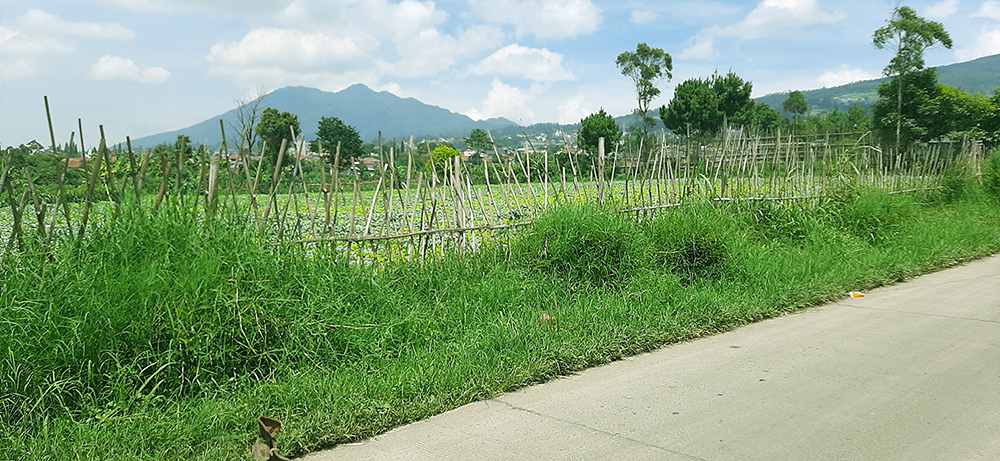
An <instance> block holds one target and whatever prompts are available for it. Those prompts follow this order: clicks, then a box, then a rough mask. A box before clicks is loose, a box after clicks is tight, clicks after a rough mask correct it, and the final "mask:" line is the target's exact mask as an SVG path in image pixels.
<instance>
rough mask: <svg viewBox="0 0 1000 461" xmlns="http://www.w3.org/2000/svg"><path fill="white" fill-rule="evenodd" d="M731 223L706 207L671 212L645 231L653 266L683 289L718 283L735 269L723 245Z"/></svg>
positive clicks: (728, 251)
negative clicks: (671, 276) (676, 279)
mask: <svg viewBox="0 0 1000 461" xmlns="http://www.w3.org/2000/svg"><path fill="white" fill-rule="evenodd" d="M732 224H733V222H732V221H731V219H730V218H729V217H727V216H725V215H724V214H722V213H720V212H719V211H718V210H716V209H715V208H713V207H712V206H709V205H693V206H690V207H682V208H678V209H675V210H671V212H670V213H668V214H666V215H663V216H661V217H659V218H657V219H656V220H654V221H653V222H652V223H651V224H650V226H649V228H648V229H647V230H646V233H647V235H649V239H650V242H651V245H652V247H653V250H654V252H653V254H654V257H653V263H654V264H655V265H657V266H661V267H664V268H666V269H667V270H668V271H670V272H671V273H674V274H676V275H677V276H678V277H680V279H681V283H682V284H684V285H690V284H692V283H694V282H696V281H698V280H702V279H707V280H719V279H721V278H723V277H725V276H726V275H727V274H730V273H732V271H733V269H734V268H735V265H734V264H732V256H731V253H730V249H729V246H728V245H727V244H726V242H725V241H724V238H723V237H725V236H726V233H727V230H729V229H730V228H731V227H730V226H731V225H732Z"/></svg>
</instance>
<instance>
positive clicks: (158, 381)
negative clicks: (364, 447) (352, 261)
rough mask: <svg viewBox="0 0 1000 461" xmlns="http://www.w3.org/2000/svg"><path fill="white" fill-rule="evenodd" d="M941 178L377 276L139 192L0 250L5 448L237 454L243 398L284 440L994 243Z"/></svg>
mask: <svg viewBox="0 0 1000 461" xmlns="http://www.w3.org/2000/svg"><path fill="white" fill-rule="evenodd" d="M955 178H956V181H957V183H958V184H959V186H960V187H957V190H958V192H954V193H952V192H947V191H946V193H939V194H935V195H927V196H908V195H902V194H896V195H889V194H884V193H878V192H865V191H845V192H844V193H843V194H841V195H840V196H838V197H837V198H831V199H824V200H820V201H816V202H813V203H810V204H801V203H788V204H782V203H776V202H749V203H739V204H714V205H713V204H710V203H691V204H687V205H685V206H681V207H676V208H673V209H671V210H669V211H668V212H666V213H664V214H663V215H662V216H661V217H659V218H658V219H656V220H655V221H653V222H652V223H650V224H648V225H643V226H640V225H638V224H636V223H634V222H633V221H631V220H630V219H628V218H626V217H623V216H622V215H620V214H618V213H614V212H611V211H606V210H601V209H597V208H593V207H565V208H560V209H557V210H554V211H553V212H551V213H550V214H548V215H546V216H545V217H543V218H541V219H539V220H538V221H537V222H536V223H535V224H534V225H533V226H532V227H531V228H529V229H526V230H525V231H524V232H523V233H521V234H518V235H516V236H515V237H514V238H513V241H512V243H511V244H510V245H509V246H504V247H500V246H497V247H487V248H483V249H482V250H481V251H479V252H477V253H475V254H471V255H469V254H465V255H453V256H450V257H447V258H444V259H440V260H436V261H431V262H429V263H427V264H425V265H423V266H421V265H419V264H409V263H399V264H396V265H391V266H388V267H385V268H383V269H380V270H377V271H375V270H372V269H371V268H367V269H366V268H361V269H358V268H353V267H352V268H348V267H346V266H343V265H338V264H337V263H334V262H332V261H331V260H330V259H329V258H326V257H324V256H323V255H322V253H321V252H315V251H312V252H306V251H303V250H300V249H294V248H289V247H275V246H272V245H270V244H267V243H266V242H263V241H261V240H260V239H259V238H258V237H257V236H256V235H255V234H254V233H253V232H252V231H246V230H245V226H244V225H243V223H241V222H238V221H236V220H232V221H228V220H226V219H219V220H217V221H214V222H211V223H196V222H190V221H184V220H178V219H175V218H172V217H170V216H168V215H167V214H165V215H161V216H150V215H148V214H146V213H143V212H139V211H135V210H133V211H131V212H129V213H128V214H126V215H125V216H123V217H122V218H121V219H119V220H117V221H114V222H111V223H108V224H106V225H104V226H103V227H102V228H100V229H98V230H97V231H95V232H94V233H92V234H91V235H90V236H89V237H88V238H87V239H86V240H85V241H83V242H79V243H78V244H66V245H62V246H58V247H56V249H55V250H44V251H43V250H41V249H39V250H32V249H29V251H26V252H24V253H20V254H18V255H10V256H7V257H6V258H7V259H5V260H4V261H3V265H2V268H0V283H2V291H0V324H2V325H3V327H2V328H3V334H2V335H0V356H2V357H0V458H3V459H67V458H76V457H79V458H83V459H150V460H152V459H157V460H159V459H205V460H208V459H212V460H218V459H248V458H249V447H250V444H251V443H252V441H253V438H254V436H255V432H256V427H255V421H254V418H255V417H256V416H257V415H259V414H265V415H268V416H272V417H276V418H278V419H281V420H282V421H283V422H284V425H285V427H284V429H283V431H282V433H281V435H280V436H279V439H278V442H279V447H280V448H281V449H282V452H283V453H285V454H302V453H304V452H306V451H309V450H313V449H317V448H319V447H323V446H330V445H333V444H336V443H342V442H347V441H352V440H357V439H359V438H362V437H367V436H371V435H374V434H377V433H379V432H382V431H385V430H387V429H389V428H391V427H394V426H397V425H400V424H403V423H405V422H408V421H413V420H417V419H421V418H425V417H427V416H430V415H433V414H435V413H439V412H441V411H444V410H447V409H449V408H454V407H456V406H458V405H462V404H464V403H467V402H471V401H475V400H478V399H483V398H487V397H490V396H494V395H497V394H498V393H500V392H503V391H507V390H511V389H515V388H518V387H521V386H524V385H527V384H531V383H535V382H541V381H544V380H547V379H550V378H551V377H554V376H558V375H561V374H565V373H569V372H573V371H576V370H580V369H583V368H586V367H589V366H593V365H597V364H601V363H606V362H608V361H612V360H616V359H619V358H621V357H623V356H627V355H630V354H635V353H638V352H642V351H646V350H650V349H652V348H656V347H659V346H661V345H663V344H667V343H670V342H676V341H681V340H685V339H690V338H694V337H698V336H701V335H705V334H711V333H715V332H720V331H725V330H727V329H731V328H733V327H736V326H738V325H741V324H745V323H747V322H752V321H756V320H760V319H763V318H768V317H773V316H777V315H781V314H782V313H785V312H789V311H792V310H794V309H798V308H801V307H803V306H809V305H813V304H816V303H819V302H822V301H826V300H830V299H835V298H837V297H840V296H843V293H845V292H846V291H849V290H854V289H867V288H871V287H875V286H879V285H883V284H886V283H891V282H894V281H898V280H901V279H903V278H905V277H907V276H911V275H915V274H919V273H923V272H926V271H929V270H934V269H937V268H940V267H945V266H947V265H950V264H953V263H954V262H956V261H963V260H967V259H970V258H975V257H979V256H982V255H986V254H990V253H993V252H996V251H998V250H1000V205H998V203H997V200H996V199H995V198H994V197H992V196H990V195H989V193H988V192H986V189H984V187H982V186H980V185H979V180H978V179H977V178H975V177H974V176H971V174H970V173H968V172H966V173H962V174H957V175H956V176H955ZM543 314H546V315H547V316H548V317H554V318H555V321H554V322H553V321H549V320H545V321H540V320H539V319H540V316H542V315H543Z"/></svg>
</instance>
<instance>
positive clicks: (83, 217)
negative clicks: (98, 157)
mask: <svg viewBox="0 0 1000 461" xmlns="http://www.w3.org/2000/svg"><path fill="white" fill-rule="evenodd" d="M98 151H99V152H100V151H104V138H103V137H101V143H100V147H98ZM100 174H101V168H100V163H98V164H97V165H94V167H93V168H91V172H90V180H89V181H87V195H86V196H85V197H84V200H83V212H82V213H81V214H80V231H79V232H77V234H76V235H77V238H79V239H82V238H83V234H84V232H86V230H87V218H88V217H89V216H90V202H91V200H92V199H93V197H94V187H96V185H97V181H98V180H99V179H100V178H99V175H100ZM157 203H159V202H157Z"/></svg>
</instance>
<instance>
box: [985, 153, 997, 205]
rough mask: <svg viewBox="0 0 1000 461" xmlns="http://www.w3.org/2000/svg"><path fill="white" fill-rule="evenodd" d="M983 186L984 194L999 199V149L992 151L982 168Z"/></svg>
mask: <svg viewBox="0 0 1000 461" xmlns="http://www.w3.org/2000/svg"><path fill="white" fill-rule="evenodd" d="M983 185H984V186H985V187H986V192H988V193H989V194H990V195H991V196H993V197H994V198H996V199H1000V148H998V149H997V150H994V151H993V153H992V154H990V156H989V158H987V159H986V164H985V165H984V167H983Z"/></svg>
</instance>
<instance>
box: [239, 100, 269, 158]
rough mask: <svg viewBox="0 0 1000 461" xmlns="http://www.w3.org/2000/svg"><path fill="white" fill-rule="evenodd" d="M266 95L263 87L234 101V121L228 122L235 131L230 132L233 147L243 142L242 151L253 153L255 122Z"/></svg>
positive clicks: (255, 133) (255, 136)
mask: <svg viewBox="0 0 1000 461" xmlns="http://www.w3.org/2000/svg"><path fill="white" fill-rule="evenodd" d="M264 96H267V90H266V89H264V87H258V88H257V89H256V90H254V95H253V96H249V97H246V98H243V99H237V100H236V101H234V102H235V103H236V123H230V126H232V128H233V130H234V131H235V133H232V134H231V136H232V140H233V147H236V146H239V145H240V141H242V142H243V149H244V152H248V153H253V148H254V145H255V144H256V143H257V132H256V129H257V122H258V119H259V118H260V111H261V109H263V108H262V107H261V103H262V102H263V101H264Z"/></svg>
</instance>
